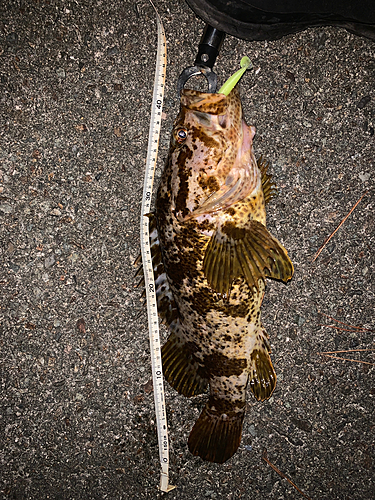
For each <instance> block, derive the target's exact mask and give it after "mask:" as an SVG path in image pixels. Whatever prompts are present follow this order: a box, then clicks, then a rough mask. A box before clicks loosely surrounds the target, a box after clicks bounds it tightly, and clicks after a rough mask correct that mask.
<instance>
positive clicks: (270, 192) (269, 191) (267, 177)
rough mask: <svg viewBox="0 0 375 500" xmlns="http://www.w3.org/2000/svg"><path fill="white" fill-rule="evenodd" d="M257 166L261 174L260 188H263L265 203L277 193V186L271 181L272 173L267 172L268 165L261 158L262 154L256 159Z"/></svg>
mask: <svg viewBox="0 0 375 500" xmlns="http://www.w3.org/2000/svg"><path fill="white" fill-rule="evenodd" d="M257 163H258V168H259V170H260V173H261V174H262V179H261V181H262V188H263V196H264V202H265V204H266V205H267V203H269V201H270V199H271V198H273V197H274V196H275V195H276V194H277V186H276V183H275V182H273V181H272V174H269V173H268V172H267V170H268V167H269V166H270V164H269V162H268V161H267V160H263V156H261V157H260V158H259V159H258V161H257Z"/></svg>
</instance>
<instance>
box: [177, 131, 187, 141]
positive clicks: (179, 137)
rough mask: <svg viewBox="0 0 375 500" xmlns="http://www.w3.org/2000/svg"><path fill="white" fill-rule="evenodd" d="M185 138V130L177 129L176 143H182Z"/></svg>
mask: <svg viewBox="0 0 375 500" xmlns="http://www.w3.org/2000/svg"><path fill="white" fill-rule="evenodd" d="M186 138H187V130H186V129H185V128H179V129H177V131H176V140H177V142H180V143H181V142H184V141H185V140H186Z"/></svg>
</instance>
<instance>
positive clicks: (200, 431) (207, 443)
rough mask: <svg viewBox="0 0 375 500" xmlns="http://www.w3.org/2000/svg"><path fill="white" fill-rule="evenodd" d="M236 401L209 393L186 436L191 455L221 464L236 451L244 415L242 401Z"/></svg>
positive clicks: (243, 403)
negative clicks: (222, 398)
mask: <svg viewBox="0 0 375 500" xmlns="http://www.w3.org/2000/svg"><path fill="white" fill-rule="evenodd" d="M238 404H239V402H236V403H233V402H231V401H222V400H220V399H219V398H215V397H214V396H210V398H209V400H208V402H207V403H206V405H205V407H204V408H203V410H202V413H201V414H200V416H199V418H198V420H197V421H196V422H195V424H194V427H193V429H192V431H191V433H190V436H189V440H188V446H189V450H190V452H191V453H192V454H193V455H197V456H199V457H201V458H202V459H203V460H207V461H208V462H215V463H219V464H222V463H224V462H226V461H227V460H229V458H231V457H232V456H233V455H234V454H235V453H236V451H237V448H238V447H239V445H240V442H241V434H242V422H243V418H244V415H245V402H244V401H241V405H240V406H238Z"/></svg>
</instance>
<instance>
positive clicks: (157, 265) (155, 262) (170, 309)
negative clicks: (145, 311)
mask: <svg viewBox="0 0 375 500" xmlns="http://www.w3.org/2000/svg"><path fill="white" fill-rule="evenodd" d="M148 218H149V233H150V247H151V257H152V267H153V269H154V280H155V289H156V299H157V303H158V313H159V315H160V318H161V320H162V322H163V323H166V324H167V325H168V326H170V325H171V324H172V323H173V322H174V321H175V320H176V319H177V318H178V310H177V306H176V303H175V301H174V298H173V295H172V291H171V289H170V287H169V283H168V279H167V275H166V272H165V268H164V264H163V259H162V254H161V248H160V243H159V235H158V230H157V225H156V217H155V215H154V214H153V213H149V214H148ZM135 264H136V265H137V264H141V267H140V268H139V269H138V271H137V273H136V276H138V275H141V274H142V275H143V266H142V256H141V254H139V256H138V257H137V259H136V261H135ZM144 285H145V281H144V277H143V278H142V279H141V281H140V283H139V284H138V286H144ZM143 295H145V293H144V294H143Z"/></svg>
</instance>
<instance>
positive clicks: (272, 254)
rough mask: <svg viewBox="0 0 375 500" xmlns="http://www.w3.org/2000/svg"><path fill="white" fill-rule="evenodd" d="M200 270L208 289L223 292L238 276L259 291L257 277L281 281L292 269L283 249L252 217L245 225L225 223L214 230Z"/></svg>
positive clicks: (288, 275) (289, 276) (285, 280)
mask: <svg viewBox="0 0 375 500" xmlns="http://www.w3.org/2000/svg"><path fill="white" fill-rule="evenodd" d="M203 269H204V273H205V276H206V279H207V281H208V283H209V285H210V286H211V288H212V289H213V290H214V291H215V292H218V293H221V294H226V295H229V293H230V289H231V286H232V283H233V281H234V280H235V279H236V278H238V277H240V276H243V277H244V278H245V280H246V281H247V283H248V285H249V287H250V288H251V289H252V290H253V289H254V288H255V289H256V290H257V291H258V292H259V283H258V282H259V280H260V279H263V280H264V279H265V278H266V277H268V278H273V279H276V280H281V281H283V282H284V283H285V282H287V281H288V280H289V279H290V278H291V277H292V276H293V271H294V269H293V264H292V262H291V260H290V258H289V256H288V253H287V251H286V250H285V248H284V247H283V246H282V244H281V243H280V242H279V241H278V240H277V239H276V238H274V237H273V236H272V235H271V234H270V233H269V232H268V230H267V229H266V227H265V226H264V225H263V224H262V223H260V222H258V221H256V220H252V221H250V223H249V224H248V226H247V227H246V228H239V227H237V226H236V225H235V224H234V223H233V222H226V223H225V224H223V225H222V226H221V227H220V228H219V229H217V230H216V232H215V233H214V234H213V235H212V237H211V239H210V241H209V243H208V246H207V249H206V253H205V257H204V261H203Z"/></svg>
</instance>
